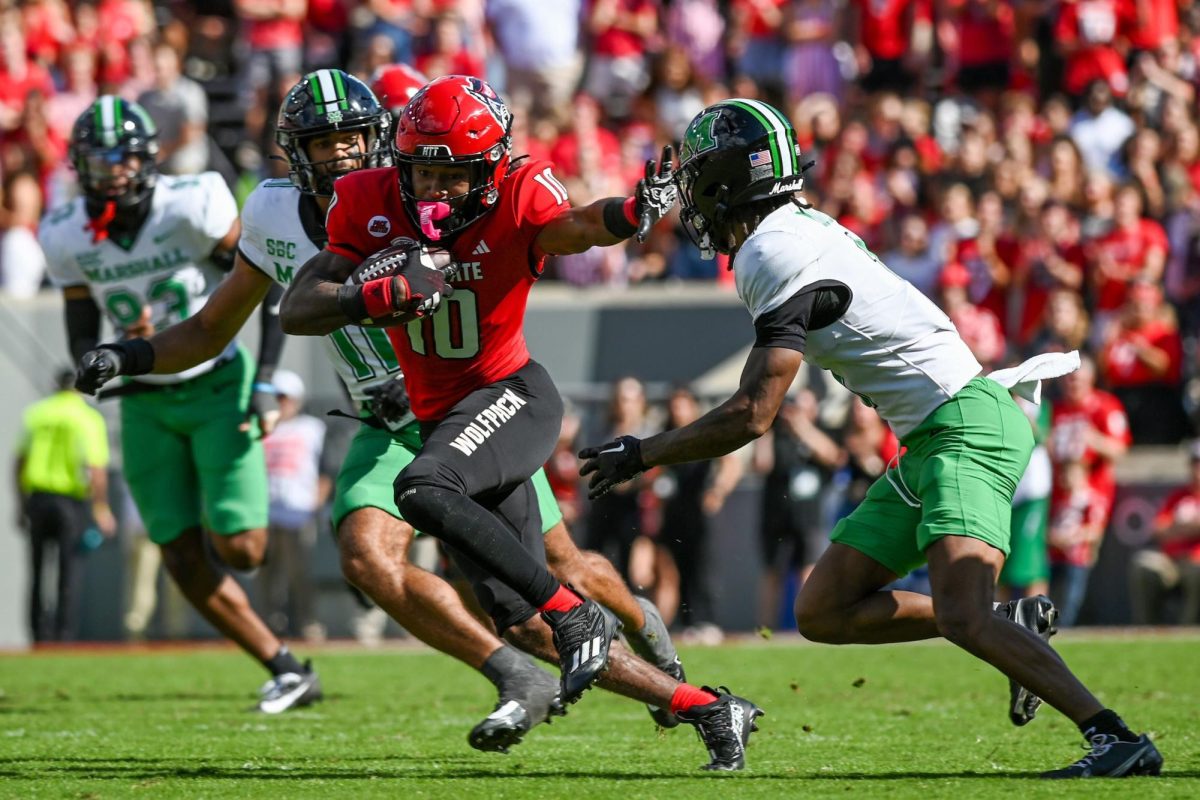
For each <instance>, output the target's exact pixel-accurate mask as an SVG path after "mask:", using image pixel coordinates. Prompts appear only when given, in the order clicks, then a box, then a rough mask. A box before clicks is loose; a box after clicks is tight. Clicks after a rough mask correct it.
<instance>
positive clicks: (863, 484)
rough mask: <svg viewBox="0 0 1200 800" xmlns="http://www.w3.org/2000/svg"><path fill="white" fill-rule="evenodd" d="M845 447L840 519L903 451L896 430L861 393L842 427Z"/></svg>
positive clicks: (839, 510)
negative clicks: (867, 402) (865, 400)
mask: <svg viewBox="0 0 1200 800" xmlns="http://www.w3.org/2000/svg"><path fill="white" fill-rule="evenodd" d="M842 447H843V448H844V449H845V451H846V462H845V466H844V467H843V468H842V474H841V475H839V476H838V484H839V485H840V486H841V487H842V500H841V503H840V507H839V509H838V512H837V515H836V516H837V518H838V519H841V518H842V517H845V516H847V515H848V514H849V513H850V512H851V511H853V510H854V509H855V508H857V507H858V504H859V503H861V502H862V501H863V498H864V497H866V496H867V489H869V488H870V487H871V484H872V483H874V482H875V479H876V478H878V477H879V476H880V475H882V474H883V473H884V470H886V469H887V468H888V465H889V464H891V463H892V460H893V459H895V458H896V457H897V456H899V454H900V442H899V440H898V439H897V438H896V434H895V433H893V432H892V429H891V428H890V427H888V425H887V423H885V422H884V421H883V419H882V418H881V417H880V416H879V414H877V413H876V412H875V409H873V408H871V407H870V406H868V405H867V404H866V403H864V402H863V399H862V398H861V397H858V396H857V395H855V397H854V400H852V401H851V404H850V415H849V419H848V420H847V421H846V427H845V429H844V430H843V431H842Z"/></svg>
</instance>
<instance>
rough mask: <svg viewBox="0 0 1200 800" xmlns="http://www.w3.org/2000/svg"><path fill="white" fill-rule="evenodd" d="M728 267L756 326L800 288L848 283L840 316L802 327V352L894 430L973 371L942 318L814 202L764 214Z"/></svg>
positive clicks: (900, 431) (975, 366)
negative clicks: (804, 332)
mask: <svg viewBox="0 0 1200 800" xmlns="http://www.w3.org/2000/svg"><path fill="white" fill-rule="evenodd" d="M733 271H734V276H735V280H736V284H737V291H738V296H739V297H741V298H742V301H743V302H744V303H745V304H746V307H747V308H748V309H749V310H750V315H751V316H752V317H753V318H754V321H755V323H756V325H757V324H758V323H759V322H760V320H762V319H763V318H764V317H766V318H767V319H769V318H770V317H769V315H771V312H773V311H775V310H776V309H780V308H781V307H783V306H784V305H785V304H786V303H787V302H788V300H790V299H791V298H793V297H795V296H796V295H798V294H800V293H802V292H804V291H805V290H806V289H816V288H825V287H830V288H833V287H842V288H840V289H839V293H842V294H843V295H844V294H845V289H848V290H849V292H848V296H849V303H848V304H847V305H845V307H844V310H843V311H842V314H841V316H840V317H839V318H838V319H836V320H835V321H833V322H832V323H829V324H827V325H825V326H824V327H820V328H816V329H813V328H809V329H808V330H807V340H806V342H805V345H804V348H803V350H804V356H805V358H807V359H808V360H809V361H811V362H812V363H814V364H816V365H817V366H818V367H821V368H822V369H827V370H829V371H830V372H831V373H833V376H834V377H835V378H836V379H837V380H838V382H839V383H841V384H842V385H844V386H845V387H846V388H847V389H849V390H850V391H852V392H854V393H855V394H857V395H858V396H859V397H861V398H863V400H864V401H866V403H867V404H868V405H871V406H874V407H875V409H876V410H877V411H878V412H879V415H880V416H881V417H883V418H884V419H885V420H886V421H887V422H888V424H890V425H891V426H892V429H893V430H894V431H895V432H896V435H897V436H899V437H900V438H904V436H905V435H907V434H908V433H910V432H911V431H912V430H913V429H915V428H916V427H917V426H918V425H920V424H921V422H923V421H924V420H925V418H926V417H927V416H929V415H930V414H931V413H932V412H933V410H934V409H935V408H937V407H938V406H940V405H941V404H942V403H944V402H946V401H947V400H949V399H950V398H951V397H953V396H954V395H955V394H957V393H958V391H959V390H960V389H962V388H963V387H964V386H966V385H967V382H968V381H970V380H971V379H972V378H974V377H975V376H977V375H979V374H980V372H981V367H980V365H979V362H978V361H976V360H975V356H974V355H972V354H971V351H970V349H969V348H968V347H967V345H966V343H964V342H963V340H962V338H961V337H960V336H959V335H958V331H956V330H955V328H954V323H952V322H951V321H950V318H949V317H947V316H946V315H945V314H944V313H942V311H941V309H939V308H938V307H937V306H935V305H934V304H933V301H931V300H930V299H929V298H927V297H925V295H923V294H921V293H920V292H919V291H917V289H916V287H914V286H913V285H912V284H910V283H909V282H908V281H906V280H904V279H903V278H900V277H899V276H898V275H896V274H895V273H894V272H892V271H891V270H889V269H888V268H887V267H886V266H884V264H883V262H881V261H880V260H879V259H878V258H877V257H876V256H875V254H874V253H872V252H871V251H870V250H868V249H867V246H866V245H865V244H863V241H862V239H860V238H859V237H858V236H856V235H855V234H854V233H852V232H851V231H850V230H848V229H847V228H844V227H842V226H841V225H839V224H838V223H837V222H835V221H834V220H833V219H831V218H830V217H829V216H827V215H825V214H822V213H821V212H820V211H817V210H815V209H812V208H805V207H800V206H797V205H795V204H792V203H789V204H787V205H785V206H783V207H782V208H780V209H777V210H776V211H774V212H772V213H771V214H769V215H768V216H767V217H766V218H765V219H763V221H762V222H760V223H759V225H758V227H756V228H755V229H754V233H752V234H751V235H750V237H749V238H747V239H746V241H745V242H744V243H743V244H742V247H741V249H740V250H738V253H737V256H736V259H735V261H734V268H733ZM843 302H844V300H843Z"/></svg>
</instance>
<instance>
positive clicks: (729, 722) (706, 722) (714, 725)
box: [696, 686, 741, 743]
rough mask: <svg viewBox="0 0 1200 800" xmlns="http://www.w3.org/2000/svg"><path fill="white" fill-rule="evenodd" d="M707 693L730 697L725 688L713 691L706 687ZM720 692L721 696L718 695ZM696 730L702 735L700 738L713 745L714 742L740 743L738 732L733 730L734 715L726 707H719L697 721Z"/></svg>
mask: <svg viewBox="0 0 1200 800" xmlns="http://www.w3.org/2000/svg"><path fill="white" fill-rule="evenodd" d="M705 690H706V691H711V692H712V693H713V694H717V695H718V696H720V695H721V694H724V695H728V694H729V690H728V689H727V688H725V687H724V686H721V687H718V690H712V689H709V688H708V687H705ZM718 692H719V694H718ZM696 729H697V730H698V732H699V733H700V737H701V738H702V739H703V740H704V741H705V742H706V743H711V742H712V741H713V740H719V741H728V740H731V741H734V742H740V741H741V740H740V738H739V736H738V732H737V731H734V729H733V719H732V715H731V714H730V713H729V709H728V708H726V707H725V706H724V705H719V706H717V707H715V708H713V710H712V711H711V712H709V713H708V714H706V715H705V716H703V717H701V718H700V719H698V720H697V721H696Z"/></svg>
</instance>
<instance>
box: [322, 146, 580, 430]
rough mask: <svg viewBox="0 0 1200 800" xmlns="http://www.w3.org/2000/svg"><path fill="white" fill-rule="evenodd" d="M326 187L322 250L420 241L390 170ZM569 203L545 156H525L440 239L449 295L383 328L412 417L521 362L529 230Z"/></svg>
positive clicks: (352, 253) (367, 251) (534, 254)
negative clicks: (482, 206)
mask: <svg viewBox="0 0 1200 800" xmlns="http://www.w3.org/2000/svg"><path fill="white" fill-rule="evenodd" d="M334 190H335V192H336V194H335V196H334V202H333V204H332V205H330V207H329V216H328V219H327V220H326V228H327V230H328V232H329V244H328V246H327V248H328V250H329V251H330V252H333V253H337V254H338V255H341V256H345V257H346V258H349V259H351V260H352V261H354V262H355V263H358V262H361V261H362V260H363V259H365V258H366V257H367V256H369V255H371V254H372V253H375V252H377V251H379V250H382V249H383V248H384V247H386V246H388V245H389V244H391V243H392V242H393V240H395V239H397V238H400V237H407V238H410V239H417V240H418V241H420V240H422V237H421V236H420V235H418V233H417V231H416V229H415V227H414V226H413V224H412V222H411V221H410V220H409V218H408V214H407V213H406V212H405V210H404V203H403V202H402V201H401V197H400V187H399V182H398V176H397V171H396V169H395V168H392V167H385V168H382V169H364V170H358V171H357V172H352V173H350V174H349V175H345V176H343V177H341V178H339V179H338V181H337V183H336V184H335V185H334ZM570 207H571V205H570V202H569V201H568V199H567V191H566V189H564V188H563V186H562V184H561V183H559V182H558V180H557V179H556V178H555V177H554V173H553V171H552V169H551V166H550V164H549V162H546V161H526V162H524V163H522V164H521V165H520V166H518V167H517V168H516V169H514V170H512V171H511V172H510V173H509V174H508V177H506V178H505V179H504V181H503V182H502V183H501V184H500V187H499V197H498V198H497V200H496V204H495V206H494V207H493V208H492V209H491V210H490V211H488V212H487V213H486V214H484V215H483V216H481V217H480V218H479V219H477V220H476V221H475V222H473V223H471V224H470V225H469V226H467V227H466V228H464V229H463V230H462V231H460V232H459V233H457V234H455V236H454V237H453V238H452V239H450V240H449V243H448V244H447V245H446V246H447V247H449V249H450V253H451V256H452V257H453V259H454V261H455V263H457V264H458V271H457V272H456V273H455V274H454V277H453V279H452V280H451V284H453V286H454V294H453V295H452V296H451V297H448V298H445V299H444V300H443V301H442V304H441V306H440V307H439V308H438V310H437V312H436V313H434V314H433V315H431V316H427V317H424V318H421V319H415V320H413V321H412V322H410V323H408V324H407V325H403V326H397V327H394V328H388V329H387V332H388V336H389V338H391V341H392V345H393V347H394V348H395V351H396V355H397V356H399V358H400V366H401V367H402V368H403V369H404V382H405V386H406V387H407V389H408V396H409V398H410V399H411V401H412V407H413V413H414V414H415V415H416V417H417V419H419V420H422V421H436V420H440V419H442V418H443V417H445V416H446V414H447V413H449V411H450V409H452V408H453V407H454V406H455V404H457V403H458V402H459V401H460V400H462V399H463V398H464V397H466V396H467V395H469V394H470V393H471V392H473V391H475V390H477V389H480V388H482V387H484V386H487V385H488V384H491V383H494V382H496V381H498V380H500V379H501V378H506V377H508V376H509V375H512V374H513V373H515V372H516V371H517V370H519V369H520V368H521V367H523V366H525V364H526V363H527V362H528V361H529V350H528V349H527V347H526V345H525V333H524V324H525V305H526V302H527V300H528V299H529V290H530V289H531V288H532V287H533V283H534V281H536V280H537V278H538V277H539V276H540V275H541V272H542V262H543V261H544V260H545V257H546V254H545V253H542V252H541V251H540V250H539V249H538V247H537V244H536V241H537V237H538V234H539V233H541V231H542V228H544V227H545V226H546V225H547V223H549V222H550V221H552V220H554V219H555V218H556V217H558V215H559V214H561V213H563V212H565V211H566V210H567V209H569V208H570Z"/></svg>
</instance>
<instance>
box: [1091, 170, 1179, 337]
mask: <svg viewBox="0 0 1200 800" xmlns="http://www.w3.org/2000/svg"><path fill="white" fill-rule="evenodd" d="M1167 246H1168V244H1167V234H1166V232H1165V231H1164V230H1163V227H1162V225H1159V224H1158V223H1157V222H1155V221H1154V220H1152V219H1147V218H1146V217H1143V216H1142V194H1141V192H1140V191H1138V188H1137V186H1134V185H1133V184H1125V185H1123V186H1121V188H1119V189H1118V190H1117V193H1116V197H1115V198H1114V200H1113V227H1112V230H1111V231H1109V232H1108V233H1107V234H1105V235H1103V236H1101V237H1100V238H1098V239H1096V240H1095V241H1093V242H1091V243H1090V245H1089V246H1088V247H1086V248H1085V255H1086V256H1087V259H1088V283H1089V285H1090V287H1091V290H1092V295H1093V297H1094V299H1095V308H1096V314H1095V317H1094V319H1093V321H1092V336H1091V339H1092V341H1093V342H1094V343H1096V344H1100V343H1103V342H1104V341H1105V340H1106V339H1107V338H1108V335H1109V329H1110V328H1111V327H1112V325H1113V324H1115V323H1116V321H1117V317H1118V315H1119V312H1120V308H1121V305H1122V304H1123V303H1124V301H1125V297H1126V296H1127V293H1128V291H1129V285H1130V283H1131V282H1132V281H1133V280H1134V279H1135V278H1140V279H1142V280H1145V281H1148V282H1150V283H1155V284H1157V283H1161V281H1162V279H1163V272H1164V270H1165V269H1166V263H1167Z"/></svg>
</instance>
